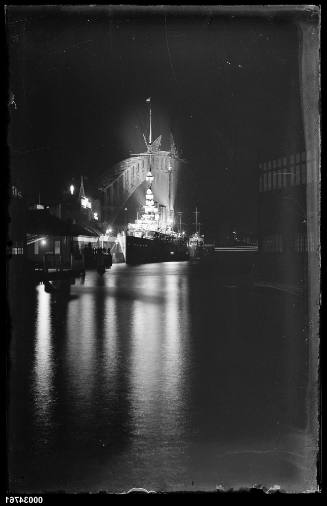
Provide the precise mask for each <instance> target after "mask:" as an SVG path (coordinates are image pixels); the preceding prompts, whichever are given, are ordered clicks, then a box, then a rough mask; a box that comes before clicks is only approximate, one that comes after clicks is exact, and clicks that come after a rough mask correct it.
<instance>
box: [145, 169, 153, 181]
mask: <svg viewBox="0 0 327 506" xmlns="http://www.w3.org/2000/svg"><path fill="white" fill-rule="evenodd" d="M145 179H146V180H147V182H148V183H150V184H151V183H152V181H153V179H154V177H153V175H152V172H151V170H149V172H148V173H147V175H146V178H145Z"/></svg>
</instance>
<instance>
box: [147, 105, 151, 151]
mask: <svg viewBox="0 0 327 506" xmlns="http://www.w3.org/2000/svg"><path fill="white" fill-rule="evenodd" d="M146 102H147V103H148V104H149V120H150V128H149V144H150V145H151V144H152V111H151V97H149V98H147V99H146Z"/></svg>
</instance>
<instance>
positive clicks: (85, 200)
mask: <svg viewBox="0 0 327 506" xmlns="http://www.w3.org/2000/svg"><path fill="white" fill-rule="evenodd" d="M81 206H82V207H84V209H87V208H88V209H91V208H92V204H91V202H90V201H89V199H88V198H87V197H82V198H81Z"/></svg>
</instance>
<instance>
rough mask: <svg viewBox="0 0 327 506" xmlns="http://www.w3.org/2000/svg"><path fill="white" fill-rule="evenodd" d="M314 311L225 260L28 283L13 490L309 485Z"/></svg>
mask: <svg viewBox="0 0 327 506" xmlns="http://www.w3.org/2000/svg"><path fill="white" fill-rule="evenodd" d="M243 281H244V280H243ZM305 314H306V312H305V301H304V300H303V299H302V298H301V297H295V296H292V295H289V294H285V293H283V292H280V291H276V290H267V289H259V288H256V287H255V286H253V285H251V284H247V283H244V282H242V283H240V278H239V277H238V275H237V273H235V272H234V271H233V269H231V272H230V273H228V272H226V271H225V270H224V272H221V270H220V269H219V262H216V263H213V264H210V265H206V264H205V263H204V264H200V265H199V264H197V265H195V264H191V263H187V262H180V263H178V262H176V263H160V264H149V265H142V266H136V267H128V266H126V265H114V266H113V268H112V269H111V270H110V271H108V272H106V274H105V275H104V276H103V277H102V278H101V277H99V276H98V275H97V274H96V273H95V272H91V271H90V272H88V273H87V275H86V277H85V281H84V283H83V282H82V281H80V280H76V284H75V285H74V286H72V287H71V292H70V295H69V296H66V295H64V294H61V295H59V296H58V295H53V294H48V293H46V292H45V291H44V287H43V286H42V285H39V286H38V287H36V289H34V288H31V290H30V291H29V292H28V293H27V295H25V294H24V295H22V294H21V293H17V296H16V297H15V304H14V305H13V308H12V320H13V331H12V339H11V354H10V358H11V362H10V382H9V386H10V388H9V390H10V392H9V393H10V404H9V412H8V414H9V432H8V443H9V456H10V459H9V471H10V484H11V489H12V490H13V491H15V492H22V491H26V492H31V491H35V492H41V491H53V490H64V491H66V492H71V491H75V492H77V491H99V490H106V491H127V490H129V489H131V488H132V487H143V488H146V489H148V490H200V489H201V490H214V489H215V487H216V486H219V485H221V486H224V487H226V488H229V487H238V486H242V485H244V486H251V485H254V484H262V485H265V486H267V487H270V486H273V485H280V486H281V487H282V488H283V487H284V488H287V489H289V490H293V489H299V488H300V489H301V488H303V487H305V483H306V479H307V478H309V479H310V477H311V474H310V472H309V471H308V466H307V462H308V461H307V457H306V454H305V444H306V443H307V441H306V439H305V425H306V416H305V402H306V383H307V376H306V374H307V372H306V371H307V352H306V330H305V329H306V317H305ZM309 475H310V476H309Z"/></svg>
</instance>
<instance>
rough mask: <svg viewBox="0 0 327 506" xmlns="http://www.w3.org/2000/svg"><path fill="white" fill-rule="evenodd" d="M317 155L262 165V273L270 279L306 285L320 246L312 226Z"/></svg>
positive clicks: (293, 156) (307, 153) (295, 156)
mask: <svg viewBox="0 0 327 506" xmlns="http://www.w3.org/2000/svg"><path fill="white" fill-rule="evenodd" d="M315 166H316V160H315V156H314V154H313V153H312V152H310V151H302V152H298V153H294V154H291V155H288V156H283V157H279V158H277V159H274V160H269V161H266V162H264V163H261V164H260V165H259V206H258V209H259V216H258V224H259V226H258V229H259V234H258V236H259V237H258V251H259V255H258V265H257V268H258V271H259V274H260V276H261V277H264V278H265V279H266V280H268V279H269V280H278V281H284V282H296V283H300V284H303V283H306V281H307V276H308V256H309V255H310V254H314V253H315V252H316V251H317V249H318V247H319V245H318V244H317V237H316V235H314V234H313V231H312V230H311V229H310V226H309V224H308V212H307V209H308V206H307V202H308V199H309V198H310V193H311V192H313V191H315V187H316V184H317V181H316V179H317V177H316V175H315V171H314V168H315Z"/></svg>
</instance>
